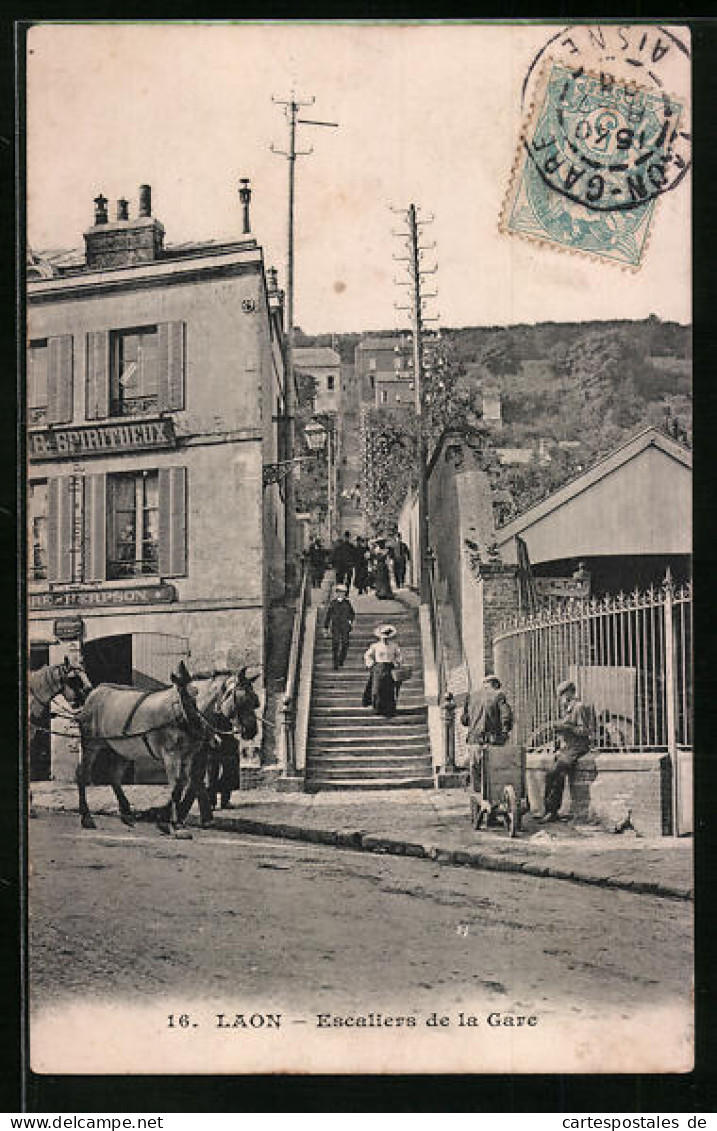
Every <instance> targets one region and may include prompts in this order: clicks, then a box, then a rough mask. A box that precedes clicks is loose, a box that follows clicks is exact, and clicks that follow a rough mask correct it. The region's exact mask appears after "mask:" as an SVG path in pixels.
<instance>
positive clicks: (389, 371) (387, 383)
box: [354, 334, 415, 409]
mask: <svg viewBox="0 0 717 1131" xmlns="http://www.w3.org/2000/svg"><path fill="white" fill-rule="evenodd" d="M354 368H355V373H356V381H357V382H358V385H359V390H360V394H359V395H360V400H361V403H362V404H364V405H370V404H373V405H374V406H375V407H376V408H399V409H400V408H402V407H405V406H406V405H411V406H412V405H413V398H414V395H415V385H414V376H413V346H412V344H411V339H410V338H409V337H407V336H406V335H405V334H396V335H395V336H386V337H376V338H370V337H368V338H362V339H361V341H360V342H359V344H358V345H357V347H356V353H355V360H354Z"/></svg>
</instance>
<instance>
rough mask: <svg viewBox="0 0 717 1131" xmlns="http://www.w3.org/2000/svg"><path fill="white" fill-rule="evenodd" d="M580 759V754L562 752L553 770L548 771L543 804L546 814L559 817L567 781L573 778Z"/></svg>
mask: <svg viewBox="0 0 717 1131" xmlns="http://www.w3.org/2000/svg"><path fill="white" fill-rule="evenodd" d="M579 757H580V755H579V754H566V753H565V752H561V753H560V754H558V756H557V758H556V761H555V765H554V766H553V768H552V770H548V772H547V774H546V775H545V795H544V802H543V806H544V811H545V813H553V814H554V815H555V816H557V815H558V812H559V811H560V806H561V805H562V803H563V792H564V790H565V779H566V778H570V777H571V776H572V773H573V770H574V769H575V767H576V765H577V763H578V759H579Z"/></svg>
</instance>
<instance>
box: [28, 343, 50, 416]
mask: <svg viewBox="0 0 717 1131" xmlns="http://www.w3.org/2000/svg"><path fill="white" fill-rule="evenodd" d="M49 355H50V351H49V349H48V347H47V338H45V339H44V340H43V341H37V342H30V349H29V350H28V359H27V418H28V423H29V424H43V423H44V422H45V421H46V420H47V405H48V400H49V397H48V380H47V378H48V369H49V365H48V358H49Z"/></svg>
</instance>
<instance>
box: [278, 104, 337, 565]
mask: <svg viewBox="0 0 717 1131" xmlns="http://www.w3.org/2000/svg"><path fill="white" fill-rule="evenodd" d="M314 101H315V99H314V98H313V97H311V98H308V99H300V98H297V97H296V95H295V94H292V95H291V97H290V98H288V99H281V98H274V97H273V96H272V102H274V103H276V105H277V106H284V107H285V113H286V118H287V121H288V123H289V148H288V151H287V150H282V149H276V148H275V146H273V145H272V146H271V151H272V153H278V154H279V155H280V156H282V157H286V159H287V162H288V165H289V214H288V222H287V250H286V351H285V357H286V389H285V393H284V421H285V429H286V432H285V436H286V440H285V443H286V448H287V453H286V454H287V456H288V458H289V459H291V458H292V457H293V455H294V418H295V414H296V406H295V390H294V203H295V190H296V158H297V157H308V156H309V154H311V153H313V147H312V148H311V149H300V150H297V148H296V127H297V125H305V126H332V127H337V126H338V122H317V121H312V120H311V119H308V118H299V117H298V114H299V111H300V109H301V107H302V106H313V104H314ZM284 482H285V489H284V507H285V514H286V525H285V555H286V567H287V585H288V586H289V587H293V585H294V584H295V582H296V575H295V566H296V487H295V484H294V479H293V476H292V475H288V476H287V477H286V479H285V481H284Z"/></svg>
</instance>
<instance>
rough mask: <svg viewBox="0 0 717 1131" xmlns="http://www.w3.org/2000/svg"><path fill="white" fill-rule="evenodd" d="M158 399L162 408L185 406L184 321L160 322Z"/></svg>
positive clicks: (158, 331)
mask: <svg viewBox="0 0 717 1131" xmlns="http://www.w3.org/2000/svg"><path fill="white" fill-rule="evenodd" d="M157 334H158V336H159V342H158V367H157V400H158V403H159V409H160V411H161V410H162V409H169V410H173V411H174V410H177V409H182V408H184V322H160V324H159V325H158V327H157Z"/></svg>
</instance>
